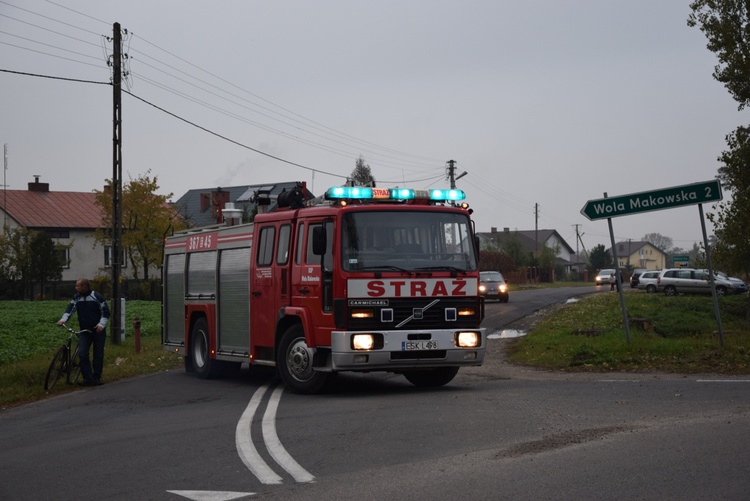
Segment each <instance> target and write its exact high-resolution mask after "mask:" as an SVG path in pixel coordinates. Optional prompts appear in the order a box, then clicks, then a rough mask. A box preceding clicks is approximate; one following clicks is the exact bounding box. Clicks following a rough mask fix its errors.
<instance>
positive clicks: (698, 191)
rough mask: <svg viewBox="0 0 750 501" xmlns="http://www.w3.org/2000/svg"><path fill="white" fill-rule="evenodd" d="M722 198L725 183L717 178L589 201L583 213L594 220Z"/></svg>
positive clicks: (582, 210) (715, 200)
mask: <svg viewBox="0 0 750 501" xmlns="http://www.w3.org/2000/svg"><path fill="white" fill-rule="evenodd" d="M721 199H722V194H721V184H719V181H718V180H716V179H715V180H713V181H706V182H703V183H694V184H686V185H684V186H675V187H673V188H664V189H661V190H655V191H642V192H640V193H632V194H630V195H620V196H619V197H609V198H607V197H605V198H600V199H598V200H589V201H588V202H586V205H584V206H583V208H582V209H581V214H583V215H584V216H586V217H587V218H588V219H589V220H591V221H594V220H596V219H608V218H611V217H618V216H627V215H631V214H638V213H641V212H651V211H655V210H662V209H674V208H675V207H683V206H685V205H696V204H702V203H706V202H717V201H719V200H721Z"/></svg>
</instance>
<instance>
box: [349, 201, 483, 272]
mask: <svg viewBox="0 0 750 501" xmlns="http://www.w3.org/2000/svg"><path fill="white" fill-rule="evenodd" d="M343 223H344V224H343V229H344V231H343V243H342V258H343V268H344V269H345V270H347V271H374V270H380V271H388V270H391V269H392V270H401V271H409V272H411V271H420V270H424V271H440V270H446V271H453V272H456V271H458V272H463V271H469V270H476V269H477V259H476V256H475V254H474V243H473V240H472V235H471V232H470V228H471V226H470V221H469V218H468V216H466V215H463V214H456V213H452V212H438V211H424V212H411V211H410V212H406V211H399V212H395V211H378V212H350V213H348V214H346V215H345V216H344V221H343Z"/></svg>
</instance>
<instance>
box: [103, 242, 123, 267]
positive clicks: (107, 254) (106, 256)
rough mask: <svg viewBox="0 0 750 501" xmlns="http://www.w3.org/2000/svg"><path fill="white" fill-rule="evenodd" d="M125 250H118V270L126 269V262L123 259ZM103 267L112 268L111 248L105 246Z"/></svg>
mask: <svg viewBox="0 0 750 501" xmlns="http://www.w3.org/2000/svg"><path fill="white" fill-rule="evenodd" d="M125 257H126V254H125V249H120V268H127V267H128V260H127V259H125ZM104 266H105V267H110V266H112V247H111V246H109V245H107V246H106V247H104Z"/></svg>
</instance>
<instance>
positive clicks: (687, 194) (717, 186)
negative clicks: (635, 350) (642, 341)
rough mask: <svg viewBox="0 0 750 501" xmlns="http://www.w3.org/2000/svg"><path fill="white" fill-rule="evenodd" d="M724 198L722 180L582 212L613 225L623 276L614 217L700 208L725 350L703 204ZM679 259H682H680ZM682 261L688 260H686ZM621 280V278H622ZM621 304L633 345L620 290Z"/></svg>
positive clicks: (610, 201) (602, 202)
mask: <svg viewBox="0 0 750 501" xmlns="http://www.w3.org/2000/svg"><path fill="white" fill-rule="evenodd" d="M722 197H723V195H722V193H721V183H719V180H718V179H714V180H711V181H704V182H702V183H693V184H686V185H683V186H673V187H671V188H663V189H660V190H653V191H642V192H640V193H631V194H630V195H620V196H618V197H608V196H607V194H606V193H605V194H604V198H599V199H596V200H589V201H588V202H586V204H585V205H584V206H583V208H582V209H581V214H583V215H584V216H586V217H587V218H588V219H589V220H590V221H595V220H597V219H606V220H607V222H608V224H609V237H610V240H611V241H612V254H613V256H614V259H615V268H616V271H617V275H618V277H619V273H620V265H619V263H618V262H617V251H616V249H615V236H614V231H613V230H612V218H613V217H619V216H628V215H631V214H639V213H641V212H651V211H656V210H663V209H674V208H676V207H683V206H686V205H697V206H698V214H699V215H700V220H701V228H702V230H703V246H704V248H705V249H706V261H707V262H708V274H709V280H710V281H711V294H712V295H713V299H714V311H715V313H716V323H717V324H718V327H719V339H720V340H721V346H722V348H723V347H724V333H723V332H722V329H721V315H720V314H719V302H718V300H717V298H716V285H715V283H714V273H713V268H712V266H711V254H710V251H709V247H708V236H707V235H706V223H705V221H704V217H703V204H704V203H706V202H718V201H719V200H721V199H722ZM678 258H679V259H678ZM682 258H685V259H684V261H683V259H682ZM673 261H674V264H675V266H677V265H678V263H679V265H680V266H681V265H682V263H683V262H684V263H686V264H687V262H689V258H688V256H674V258H673ZM618 280H619V278H618ZM620 304H621V306H622V317H623V322H624V325H625V334H626V336H627V339H628V344H630V327H629V326H628V312H627V310H626V309H625V300H624V299H623V295H622V290H620Z"/></svg>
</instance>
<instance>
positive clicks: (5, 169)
mask: <svg viewBox="0 0 750 501" xmlns="http://www.w3.org/2000/svg"><path fill="white" fill-rule="evenodd" d="M7 172H8V143H5V144H4V145H3V214H4V215H5V218H4V219H5V220H4V221H3V229H6V228H8V191H7V190H8V183H7V182H6V180H5V176H6V174H7Z"/></svg>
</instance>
